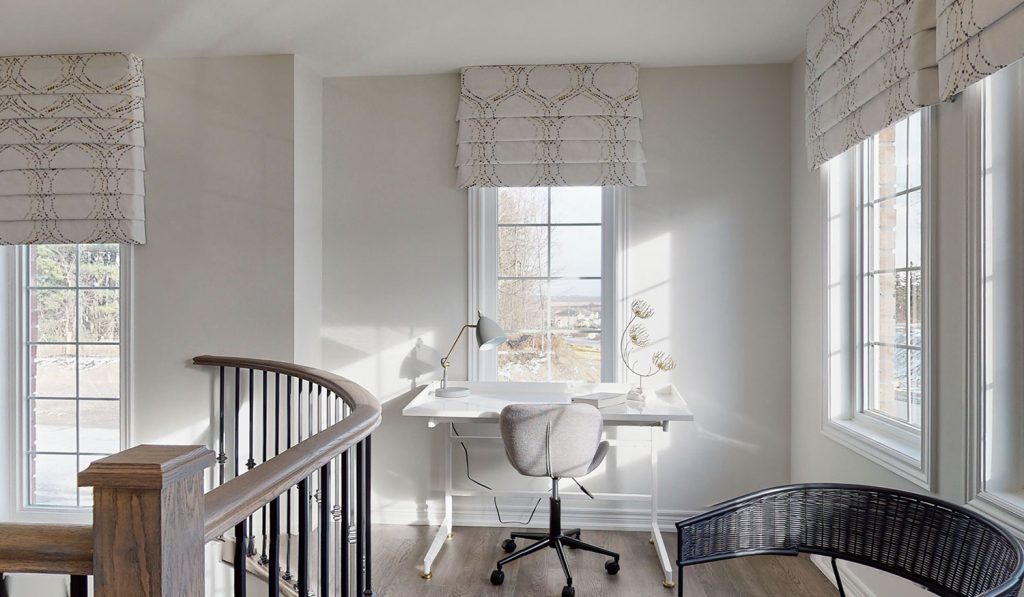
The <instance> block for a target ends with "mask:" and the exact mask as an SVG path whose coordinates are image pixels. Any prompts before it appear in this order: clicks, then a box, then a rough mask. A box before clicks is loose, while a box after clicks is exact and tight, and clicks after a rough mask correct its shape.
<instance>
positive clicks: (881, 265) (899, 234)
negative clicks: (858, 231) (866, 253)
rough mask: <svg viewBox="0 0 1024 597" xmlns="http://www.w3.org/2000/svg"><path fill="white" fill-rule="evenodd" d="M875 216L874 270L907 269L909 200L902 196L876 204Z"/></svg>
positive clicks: (873, 208)
mask: <svg viewBox="0 0 1024 597" xmlns="http://www.w3.org/2000/svg"><path fill="white" fill-rule="evenodd" d="M871 210H872V212H873V215H874V222H873V225H874V230H873V231H872V234H873V238H872V240H873V241H874V251H873V254H874V260H873V261H874V268H875V271H892V270H894V269H901V268H904V267H907V198H906V196H905V195H900V196H898V197H894V198H892V199H886V200H885V201H881V202H879V203H876V204H875V205H874V206H873V207H872V208H871Z"/></svg>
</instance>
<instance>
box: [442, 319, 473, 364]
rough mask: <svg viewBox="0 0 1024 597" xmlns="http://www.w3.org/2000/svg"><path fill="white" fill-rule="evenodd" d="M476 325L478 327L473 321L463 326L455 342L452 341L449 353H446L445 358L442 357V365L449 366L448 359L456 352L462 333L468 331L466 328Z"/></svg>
mask: <svg viewBox="0 0 1024 597" xmlns="http://www.w3.org/2000/svg"><path fill="white" fill-rule="evenodd" d="M475 327H476V325H475V324H472V323H467V324H466V325H464V326H462V329H461V330H459V335H458V336H455V342H452V347H451V348H449V349H448V354H446V355H444V358H443V359H441V366H442V367H447V366H448V359H449V358H451V356H452V353H453V352H455V347H456V346H458V345H459V340H461V339H462V334H464V333H466V328H475Z"/></svg>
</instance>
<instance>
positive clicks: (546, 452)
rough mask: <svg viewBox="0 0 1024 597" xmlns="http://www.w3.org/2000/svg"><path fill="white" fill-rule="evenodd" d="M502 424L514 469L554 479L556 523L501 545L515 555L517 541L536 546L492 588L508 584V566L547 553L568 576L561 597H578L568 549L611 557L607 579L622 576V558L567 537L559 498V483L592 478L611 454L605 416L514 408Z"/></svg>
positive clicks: (545, 407) (575, 533)
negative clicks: (545, 550) (604, 434)
mask: <svg viewBox="0 0 1024 597" xmlns="http://www.w3.org/2000/svg"><path fill="white" fill-rule="evenodd" d="M500 423H501V438H502V440H503V442H504V444H505V454H506V455H507V456H508V460H509V462H510V463H512V467H513V468H515V469H516V470H517V471H518V472H519V474H521V475H525V476H527V477H549V478H550V479H551V498H550V501H551V522H550V523H549V525H548V532H547V533H512V535H511V538H510V539H507V540H505V541H504V542H503V543H502V549H504V550H505V552H506V553H511V552H513V551H515V549H516V542H515V540H516V539H527V540H531V541H534V543H531V544H530V545H528V546H526V547H524V548H523V549H521V550H519V551H516V552H515V553H512V554H511V555H509V556H508V557H506V558H504V559H502V560H499V561H498V565H497V567H496V568H495V570H494V571H493V572H491V584H494V585H500V584H501V583H503V582H504V581H505V573H504V572H503V571H502V567H503V566H505V565H506V564H508V563H509V562H512V561H514V560H518V559H519V558H522V557H525V556H528V555H530V554H532V553H535V552H537V551H540V550H541V549H543V548H545V547H550V548H552V549H554V550H555V553H556V554H558V561H559V562H560V563H561V564H562V571H563V572H565V587H564V588H563V589H562V597H574V596H575V595H576V589H575V588H573V586H572V575H571V574H570V573H569V565H568V564H567V563H566V561H565V552H564V551H563V547H570V548H574V549H582V550H584V551H591V552H594V553H600V554H604V555H606V556H609V557H610V558H611V559H609V560H608V561H606V562H605V564H604V567H605V570H606V571H607V572H608V574H617V573H618V572H619V554H617V553H615V552H613V551H609V550H607V549H604V548H602V547H597V546H596V545H590V544H589V543H584V542H583V541H580V530H579V529H570V530H568V531H565V532H563V531H562V504H561V500H560V499H559V497H558V480H559V479H561V478H564V477H572V478H575V477H582V476H583V475H586V474H587V473H590V472H591V471H593V470H594V469H595V468H597V467H598V465H600V464H601V461H603V460H604V457H605V454H607V453H608V442H606V441H601V433H602V431H603V430H604V424H603V423H602V422H601V413H600V412H598V410H597V409H596V408H594V407H593V406H589V405H586V404H511V405H509V406H506V407H505V408H504V409H502V411H501V415H500ZM584 491H586V490H584ZM588 495H589V493H588Z"/></svg>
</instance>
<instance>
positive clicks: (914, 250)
mask: <svg viewBox="0 0 1024 597" xmlns="http://www.w3.org/2000/svg"><path fill="white" fill-rule="evenodd" d="M921 215H922V214H921V191H914V192H912V193H910V194H908V195H907V267H921V234H922V232H923V230H922V228H921Z"/></svg>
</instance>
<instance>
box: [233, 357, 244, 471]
mask: <svg viewBox="0 0 1024 597" xmlns="http://www.w3.org/2000/svg"><path fill="white" fill-rule="evenodd" d="M241 379H242V370H241V369H240V368H238V367H236V368H235V437H234V440H235V453H234V454H232V460H234V461H235V476H236V477H237V476H238V460H239V459H240V458H241V457H242V456H241V450H239V449H238V439H239V437H238V435H239V431H238V420H239V419H240V418H241V416H242V391H241V387H242V381H241Z"/></svg>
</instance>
